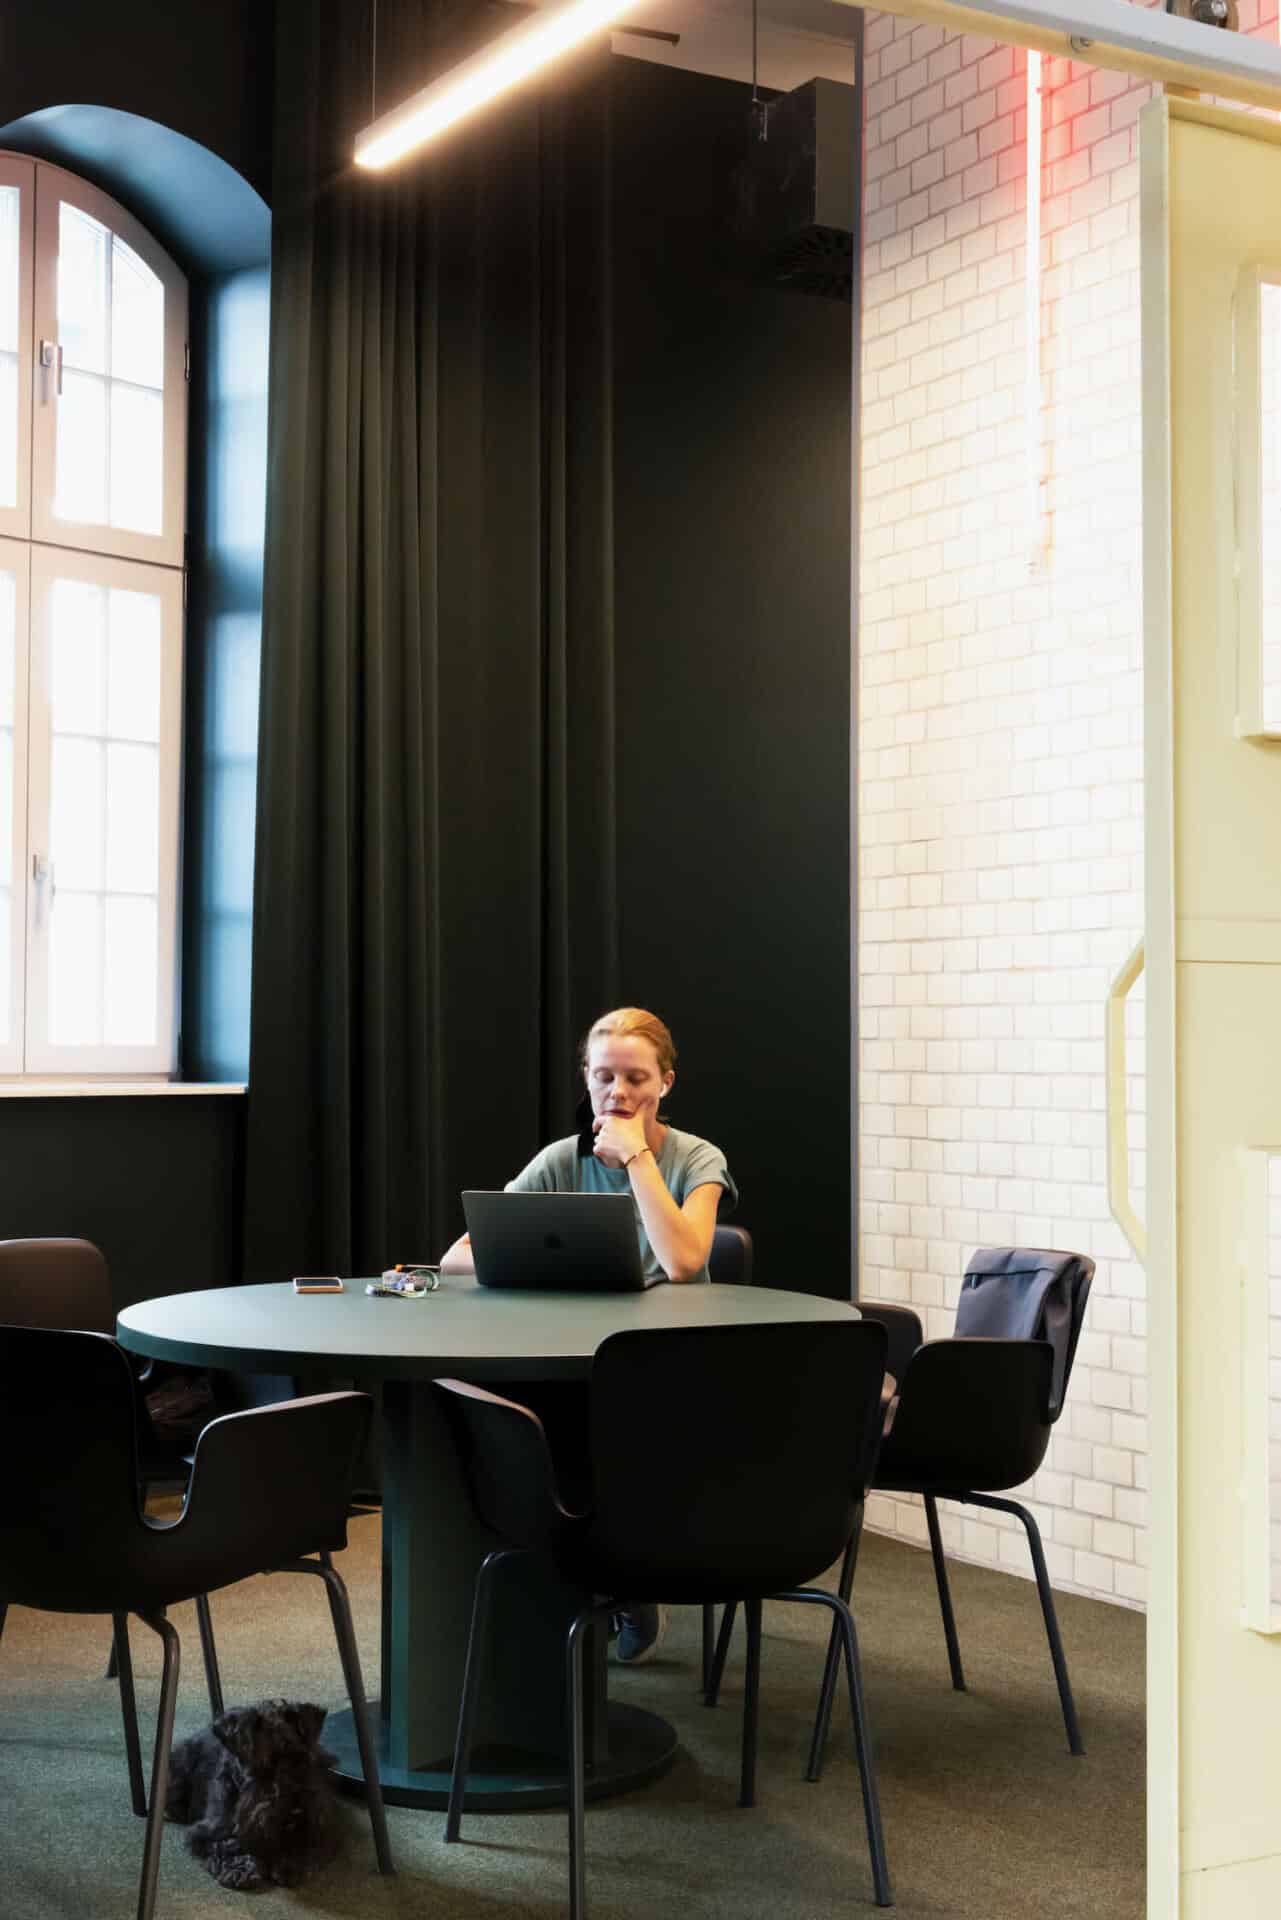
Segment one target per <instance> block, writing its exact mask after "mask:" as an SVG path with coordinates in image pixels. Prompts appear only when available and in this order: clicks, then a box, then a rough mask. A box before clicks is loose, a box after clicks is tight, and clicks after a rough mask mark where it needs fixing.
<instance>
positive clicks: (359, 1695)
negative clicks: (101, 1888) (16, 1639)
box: [0, 1326, 393, 1920]
mask: <svg viewBox="0 0 1281 1920" xmlns="http://www.w3.org/2000/svg"><path fill="white" fill-rule="evenodd" d="M50 1381H56V1382H57V1388H58V1390H57V1394H56V1396H52V1395H51V1394H50V1391H49V1385H48V1383H49V1382H50ZM368 1418H369V1402H368V1398H367V1396H366V1395H364V1394H358V1393H339V1394H326V1395H322V1396H320V1397H318V1398H316V1399H311V1400H294V1401H288V1402H285V1403H283V1404H280V1405H277V1406H273V1407H263V1408H260V1409H257V1410H255V1411H253V1412H248V1413H235V1414H227V1415H224V1416H223V1417H222V1418H221V1419H218V1420H214V1421H212V1422H211V1423H210V1424H209V1425H208V1426H207V1427H206V1428H205V1430H204V1432H203V1433H202V1434H201V1435H200V1438H199V1440H198V1442H197V1444H196V1453H195V1463H194V1466H193V1468H192V1473H191V1482H190V1486H189V1488H188V1491H187V1497H186V1500H185V1502H184V1504H183V1510H182V1513H181V1516H180V1517H179V1518H178V1519H177V1520H175V1521H173V1522H170V1523H163V1522H160V1521H157V1520H154V1519H150V1518H148V1517H146V1516H145V1515H144V1514H143V1512H142V1510H141V1505H140V1501H139V1495H138V1474H137V1461H136V1442H137V1424H136V1422H137V1409H136V1400H135V1395H134V1380H133V1374H132V1370H131V1368H130V1366H129V1362H128V1358H127V1356H126V1355H125V1353H124V1351H123V1349H122V1348H120V1347H118V1346H117V1345H116V1343H115V1341H114V1340H111V1339H108V1338H107V1337H106V1336H105V1335H103V1334H98V1333H78V1332H77V1333H69V1332H56V1331H50V1330H48V1329H43V1328H27V1327H12V1326H5V1327H0V1458H3V1459H6V1460H21V1461H23V1462H24V1464H25V1466H26V1468H27V1471H24V1472H23V1473H22V1474H19V1475H16V1476H15V1477H14V1479H13V1480H12V1482H11V1483H10V1485H9V1487H8V1488H7V1489H6V1498H5V1501H4V1503H3V1506H0V1624H2V1622H3V1617H4V1614H5V1611H6V1609H7V1608H8V1607H10V1606H24V1607H33V1608H35V1609H37V1610H38V1611H41V1612H49V1613H105V1614H109V1615H110V1616H111V1620H112V1624H113V1627H114V1630H115V1644H116V1648H117V1652H118V1656H119V1663H120V1701H121V1713H122V1716H123V1721H124V1736H125V1750H126V1754H127V1757H128V1764H129V1782H130V1788H131V1791H132V1797H133V1807H134V1812H135V1813H137V1814H139V1815H144V1816H145V1817H146V1822H147V1828H146V1840H145V1843H144V1848H143V1863H142V1875H141V1880H140V1885H139V1893H138V1920H150V1916H151V1914H152V1912H153V1910H154V1906H155V1897H156V1880H157V1875H158V1873H159V1868H160V1841H161V1833H162V1830H163V1827H164V1808H165V1792H166V1787H167V1783H168V1777H169V1752H170V1746H171V1742H172V1736H173V1720H174V1707H175V1704H176V1699H177V1690H178V1669H179V1641H178V1635H177V1633H176V1631H175V1629H174V1627H173V1625H172V1623H171V1622H170V1621H169V1620H168V1619H167V1618H166V1617H165V1616H166V1609H167V1608H169V1607H171V1606H174V1605H176V1604H177V1603H178V1602H179V1601H183V1600H193V1599H194V1600H196V1601H197V1603H198V1606H199V1607H200V1610H201V1638H202V1644H203V1646H204V1651H205V1655H206V1663H207V1664H206V1673H207V1679H208V1685H209V1696H210V1706H211V1708H212V1710H213V1712H214V1714H215V1715H217V1714H218V1713H219V1712H221V1710H222V1689H221V1682H220V1680H219V1676H218V1668H217V1659H216V1655H215V1652H214V1645H213V1635H212V1631H211V1630H210V1628H209V1619H208V1607H207V1604H205V1596H207V1595H208V1594H209V1593H211V1592H214V1591H216V1590H217V1589H218V1588H220V1587H226V1586H230V1585H232V1584H233V1583H234V1582H235V1581H237V1580H243V1579H245V1578H246V1577H247V1576H249V1575H250V1574H254V1573H269V1572H277V1573H285V1572H296V1573H310V1574H314V1575H316V1576H317V1577H319V1578H320V1579H322V1580H323V1581H324V1583H325V1588H326V1592H327V1594H328V1598H329V1608H330V1614H331V1617H332V1620H333V1626H334V1633H335V1637H336V1639H337V1642H338V1651H339V1656H340V1658H341V1661H342V1669H343V1678H344V1681H345V1683H346V1687H347V1691H348V1694H349V1696H350V1698H351V1705H352V1712H353V1717H354V1720H355V1724H356V1732H357V1738H358V1742H359V1747H360V1757H361V1764H362V1767H363V1769H364V1775H365V1780H366V1783H367V1788H366V1790H367V1793H368V1796H369V1815H370V1820H371V1822H372V1825H373V1832H374V1843H375V1847H376V1849H377V1854H378V1863H379V1867H380V1869H381V1870H382V1872H384V1873H390V1872H391V1871H392V1870H393V1869H392V1863H391V1851H390V1846H389V1843H388V1838H387V1822H386V1816H385V1814H384V1811H383V1803H382V1792H381V1787H380V1785H379V1776H378V1757H377V1748H376V1744H375V1741H374V1737H373V1732H372V1728H371V1725H370V1719H369V1710H368V1706H367V1703H366V1699H365V1690H364V1684H363V1681H362V1678H361V1672H360V1661H359V1656H358V1654H357V1651H356V1640H355V1634H354V1632H353V1630H352V1623H351V1609H350V1607H349V1605H348V1601H347V1593H346V1588H345V1586H344V1584H343V1581H342V1579H341V1577H340V1576H339V1574H338V1573H337V1571H336V1570H335V1568H334V1566H333V1563H332V1559H331V1555H332V1554H333V1553H334V1552H335V1551H337V1550H339V1549H341V1548H342V1547H345V1546H346V1544H347V1501H348V1494H349V1491H350V1486H351V1475H352V1470H353V1466H354V1463H355V1459H356V1455H357V1452H358V1450H359V1448H360V1446H361V1444H362V1442H363V1439H364V1434H365V1429H366V1425H367V1423H368ZM313 1554H315V1555H318V1556H319V1557H318V1558H315V1559H312V1558H307V1557H305V1556H309V1555H313ZM130 1613H136V1614H137V1615H138V1617H139V1619H141V1620H142V1621H144V1622H145V1624H146V1625H147V1626H149V1627H150V1628H151V1629H152V1631H153V1632H154V1633H156V1634H158V1635H159V1636H160V1639H161V1641H162V1643H163V1647H164V1666H163V1675H162V1679H161V1688H160V1709H159V1714H158V1719H157V1729H156V1743H155V1751H154V1757H153V1761H152V1768H151V1795H150V1803H149V1804H148V1799H147V1795H146V1792H145V1790H144V1785H143V1775H142V1756H141V1748H140V1744H139V1738H138V1719H137V1709H136V1705H135V1700H134V1689H133V1667H132V1661H131V1659H130V1653H129V1631H128V1615H129V1614H130Z"/></svg>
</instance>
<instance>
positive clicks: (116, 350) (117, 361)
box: [111, 234, 165, 390]
mask: <svg viewBox="0 0 1281 1920" xmlns="http://www.w3.org/2000/svg"><path fill="white" fill-rule="evenodd" d="M111 268H112V274H111V371H112V373H113V375H114V376H115V378H116V379H117V380H132V381H134V382H135V383H136V384H137V385H139V386H143V387H155V388H156V389H157V390H159V389H160V388H162V387H163V386H164V384H165V290H164V287H163V285H162V283H161V281H160V280H159V278H158V277H157V275H156V274H154V273H153V272H152V271H151V268H150V267H149V266H147V265H146V264H145V263H144V262H143V261H141V260H140V259H139V258H138V256H137V254H136V253H135V252H134V250H133V248H132V247H127V246H126V245H125V243H124V241H123V240H122V239H121V238H120V236H119V235H118V234H116V235H113V237H112V246H111Z"/></svg>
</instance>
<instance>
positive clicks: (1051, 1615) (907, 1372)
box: [808, 1255, 1094, 1780]
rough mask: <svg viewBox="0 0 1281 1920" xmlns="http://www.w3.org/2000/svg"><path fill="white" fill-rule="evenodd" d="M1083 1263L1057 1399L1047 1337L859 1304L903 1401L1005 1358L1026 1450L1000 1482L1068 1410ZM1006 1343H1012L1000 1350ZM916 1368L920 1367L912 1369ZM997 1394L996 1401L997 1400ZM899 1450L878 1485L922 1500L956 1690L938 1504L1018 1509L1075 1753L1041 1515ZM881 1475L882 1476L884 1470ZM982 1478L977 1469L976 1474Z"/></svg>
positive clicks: (823, 1722)
mask: <svg viewBox="0 0 1281 1920" xmlns="http://www.w3.org/2000/svg"><path fill="white" fill-rule="evenodd" d="M1077 1259H1078V1262H1079V1270H1078V1277H1077V1279H1076V1283H1075V1287H1074V1291H1073V1311H1072V1322H1071V1326H1070V1328H1069V1329H1067V1330H1066V1335H1065V1337H1066V1342H1067V1344H1066V1351H1065V1353H1064V1355H1062V1356H1060V1361H1059V1367H1060V1380H1061V1384H1060V1386H1059V1388H1058V1396H1057V1399H1056V1398H1055V1389H1054V1384H1053V1382H1054V1372H1055V1364H1054V1362H1055V1356H1054V1353H1053V1350H1052V1348H1051V1346H1050V1344H1049V1343H1048V1341H1044V1340H1008V1341H1000V1340H993V1339H987V1338H983V1339H971V1338H967V1337H965V1336H960V1337H956V1336H954V1337H953V1338H952V1339H951V1340H940V1341H932V1342H929V1343H925V1342H923V1340H922V1331H923V1330H922V1327H921V1322H920V1320H919V1318H918V1316H917V1315H916V1314H915V1313H914V1312H913V1311H912V1309H911V1308H909V1307H901V1306H896V1305H891V1304H889V1303H887V1302H881V1301H865V1302H862V1303H861V1306H862V1312H863V1314H864V1317H865V1318H868V1319H875V1320H877V1321H878V1322H879V1323H880V1324H881V1325H883V1326H884V1327H885V1328H886V1331H887V1334H888V1337H889V1349H888V1362H889V1371H890V1372H891V1373H892V1374H894V1376H895V1378H896V1379H897V1381H898V1383H899V1400H898V1406H899V1408H900V1409H901V1407H902V1405H903V1404H904V1400H905V1394H906V1393H907V1391H908V1389H909V1385H910V1384H915V1385H918V1386H920V1387H921V1388H923V1389H924V1393H925V1394H926V1395H927V1394H928V1392H929V1386H928V1384H927V1376H928V1375H929V1374H931V1373H938V1374H939V1375H940V1378H944V1377H945V1370H946V1374H950V1375H955V1374H957V1373H958V1371H959V1372H962V1373H963V1372H964V1370H965V1369H966V1368H967V1366H972V1367H980V1366H982V1367H986V1368H990V1366H991V1363H992V1362H993V1361H995V1362H996V1363H997V1366H998V1368H999V1366H1000V1363H1001V1362H1002V1361H1005V1362H1006V1363H1007V1365H1008V1371H1009V1380H1010V1385H1011V1388H1012V1393H1011V1399H1012V1402H1013V1403H1014V1405H1015V1409H1016V1410H1015V1415H1014V1425H1015V1427H1016V1428H1017V1427H1019V1426H1020V1425H1021V1427H1022V1429H1023V1431H1022V1432H1021V1433H1020V1434H1018V1435H1017V1437H1016V1439H1015V1442H1014V1453H1015V1454H1016V1455H1017V1454H1018V1453H1019V1452H1020V1449H1021V1450H1022V1457H1021V1458H1016V1459H1013V1460H1011V1461H1009V1462H1007V1463H1006V1464H1007V1465H1008V1466H1010V1468H1011V1470H1010V1472H1009V1477H1008V1478H1000V1477H998V1478H997V1480H996V1486H997V1487H998V1488H999V1487H1002V1486H1016V1485H1020V1484H1021V1483H1022V1482H1023V1481H1024V1480H1025V1479H1027V1478H1029V1477H1030V1475H1031V1474H1032V1473H1033V1472H1035V1470H1036V1468H1037V1467H1038V1466H1039V1464H1040V1462H1041V1460H1042V1459H1043V1458H1044V1454H1045V1450H1046V1446H1047V1445H1048V1441H1049V1433H1050V1428H1051V1426H1052V1425H1053V1423H1054V1421H1055V1420H1057V1419H1058V1416H1059V1414H1060V1413H1061V1412H1062V1410H1063V1404H1064V1399H1065V1396H1066V1391H1067V1382H1068V1379H1069V1377H1070V1373H1071V1364H1072V1359H1073V1357H1074V1355H1075V1351H1076V1344H1077V1338H1078V1336H1079V1333H1080V1329H1081V1323H1082V1321H1083V1319H1084V1316H1085V1307H1086V1302H1087V1300H1088V1298H1089V1292H1090V1284H1091V1280H1092V1277H1093V1273H1094V1264H1093V1262H1092V1261H1091V1260H1089V1259H1087V1258H1085V1256H1083V1255H1080V1256H1077ZM1001 1349H1005V1352H1004V1354H1002V1352H1001ZM913 1367H915V1369H916V1372H915V1374H913V1372H912V1369H913ZM991 1377H992V1378H993V1379H999V1378H1000V1373H999V1371H993V1372H992V1375H991ZM922 1397H923V1396H922V1394H919V1393H918V1394H916V1395H915V1396H913V1397H912V1398H910V1399H908V1400H907V1404H908V1405H909V1407H910V1408H911V1409H912V1410H913V1411H915V1409H916V1407H917V1406H918V1405H919V1404H920V1402H921V1400H922ZM995 1403H996V1402H995V1399H994V1398H993V1400H992V1401H991V1402H990V1403H989V1404H995ZM1000 1451H1001V1436H1000V1434H999V1432H997V1433H996V1434H995V1436H994V1444H993V1459H992V1460H991V1461H989V1462H988V1463H987V1464H988V1466H989V1468H990V1469H993V1470H994V1469H995V1464H996V1462H997V1461H998V1460H999V1455H1000ZM892 1458H893V1454H892V1448H891V1449H887V1450H886V1453H885V1454H883V1456H882V1461H881V1464H880V1466H879V1467H878V1470H877V1473H876V1474H875V1476H874V1479H873V1485H874V1486H877V1487H880V1486H882V1485H884V1487H885V1488H886V1490H887V1491H893V1492H896V1493H918V1494H920V1496H921V1498H922V1500H923V1501H924V1504H925V1519H926V1526H927V1528H928V1531H929V1540H930V1558H931V1561H932V1563H933V1567H934V1579H935V1584H936V1586H937V1588H938V1597H939V1612H940V1614H941V1615H942V1619H943V1636H944V1640H945V1642H946V1645H947V1658H948V1669H949V1672H950V1674H951V1680H952V1686H953V1688H954V1689H955V1691H956V1692H958V1693H964V1692H965V1691H966V1682H965V1670H964V1667H963V1665H962V1662H961V1647H960V1639H959V1636H958V1634H957V1630H956V1614H955V1611H954V1609H953V1606H952V1592H951V1586H950V1584H949V1581H948V1574H947V1557H946V1555H945V1553H944V1551H943V1535H942V1529H941V1527H940V1525H939V1513H938V1503H939V1501H940V1500H954V1501H956V1502H958V1504H960V1505H964V1506H974V1507H983V1508H987V1509H989V1510H990V1511H993V1512H997V1513H1008V1514H1011V1515H1012V1516H1013V1517H1014V1518H1015V1519H1016V1520H1018V1521H1019V1523H1020V1525H1021V1526H1022V1527H1023V1530H1024V1532H1025V1533H1026V1535H1027V1542H1028V1548H1029V1551H1030V1553H1031V1556H1032V1569H1033V1573H1034V1575H1035V1578H1036V1589H1037V1595H1038V1598H1039V1600H1040V1605H1041V1615H1042V1618H1043V1620H1044V1623H1045V1635H1046V1640H1047V1641H1048V1643H1049V1649H1050V1659H1051V1663H1052V1665H1053V1668H1054V1679H1055V1684H1056V1686H1057V1689H1058V1695H1059V1705H1060V1709H1061V1711H1062V1715H1063V1725H1064V1730H1065V1732H1066V1734H1067V1742H1068V1750H1069V1752H1070V1753H1071V1754H1072V1755H1073V1756H1074V1757H1076V1758H1080V1757H1082V1756H1083V1755H1084V1753H1085V1747H1084V1744H1083V1742H1082V1739H1081V1728H1080V1721H1079V1719H1078V1717H1077V1710H1076V1700H1075V1697H1074V1695H1073V1692H1072V1682H1071V1679H1070V1677H1069V1674H1068V1665H1067V1656H1066V1654H1065V1653H1064V1650H1063V1637H1062V1634H1061V1633H1060V1630H1059V1621H1058V1613H1057V1610H1056V1608H1055V1605H1054V1590H1053V1588H1052V1586H1051V1584H1050V1575H1049V1569H1048V1567H1047V1565H1046V1559H1045V1548H1044V1546H1043V1544H1042V1540H1041V1530H1040V1528H1039V1527H1038V1525H1037V1523H1036V1517H1035V1515H1034V1514H1032V1513H1031V1512H1030V1511H1029V1510H1028V1508H1027V1507H1025V1506H1023V1505H1022V1504H1021V1503H1020V1502H1019V1501H1017V1500H1011V1499H1009V1498H1007V1497H1005V1496H1004V1495H1003V1494H1001V1493H1000V1492H998V1491H996V1490H993V1489H992V1482H991V1479H990V1478H989V1481H988V1489H989V1490H985V1491H978V1490H976V1489H975V1488H974V1487H969V1486H965V1485H964V1484H953V1485H949V1484H947V1482H946V1480H945V1479H944V1478H943V1476H942V1475H935V1474H933V1473H931V1474H930V1475H929V1476H928V1477H926V1476H925V1475H924V1474H922V1475H920V1476H918V1477H916V1478H915V1479H914V1477H913V1476H912V1474H911V1473H910V1472H907V1473H903V1474H900V1473H897V1472H892V1471H887V1470H886V1469H887V1462H889V1461H892ZM883 1475H884V1478H883V1477H882V1476H883ZM976 1477H977V1476H976ZM857 1559H858V1533H857V1531H856V1532H855V1533H854V1534H853V1535H852V1536H851V1539H850V1542H849V1545H848V1546H847V1547H846V1550H845V1556H844V1559H843V1561H842V1564H841V1572H840V1578H839V1581H838V1584H837V1591H838V1593H840V1594H841V1596H842V1597H843V1598H844V1599H847V1600H848V1598H849V1596H850V1593H851V1592H852V1590H853V1584H854V1571H855V1566H856V1564H857ZM837 1653H838V1649H837V1646H836V1642H835V1637H834V1636H833V1638H832V1640H831V1641H830V1643H829V1647H828V1656H827V1662H826V1665H825V1667H824V1670H823V1683H822V1687H821V1690H820V1694H819V1704H818V1712H817V1715H816V1717H815V1722H814V1737H813V1742H812V1744H811V1750H810V1768H809V1774H808V1777H809V1778H810V1779H812V1780H817V1779H818V1778H819V1775H820V1773H821V1771H822V1758H823V1752H824V1748H825V1745H826V1741H827V1732H828V1726H829V1723H830V1719H831V1712H832V1705H833V1701H834V1698H835V1694H836V1678H837V1675H836V1661H837Z"/></svg>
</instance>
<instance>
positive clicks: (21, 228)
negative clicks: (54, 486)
mask: <svg viewBox="0 0 1281 1920" xmlns="http://www.w3.org/2000/svg"><path fill="white" fill-rule="evenodd" d="M0 187H17V189H18V192H19V201H18V208H19V212H18V249H19V252H18V499H17V504H16V505H15V506H12V507H0V536H3V535H6V534H7V535H10V536H12V537H13V538H16V539H19V540H26V539H28V538H29V537H30V534H31V391H32V377H31V368H32V359H33V351H32V341H33V339H34V324H33V318H32V287H31V280H32V274H33V272H34V269H35V249H36V241H35V230H36V167H35V162H34V160H24V159H23V158H21V156H20V155H18V154H16V153H0Z"/></svg>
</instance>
